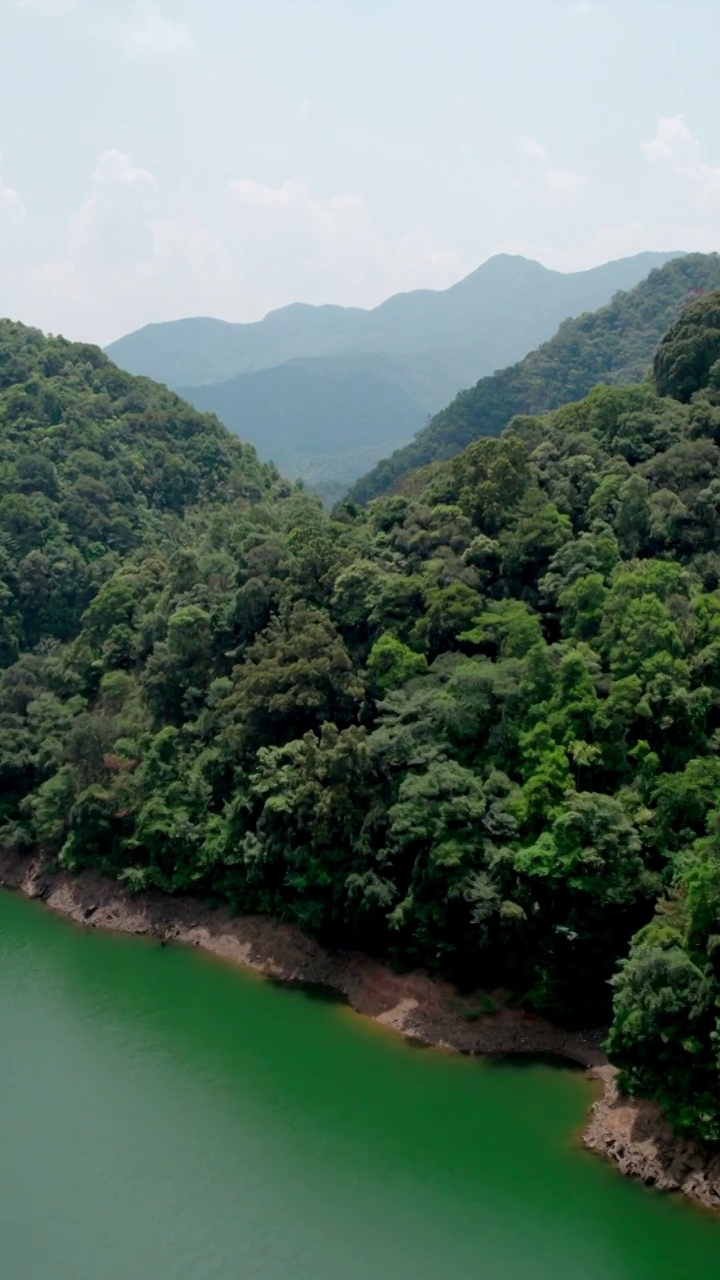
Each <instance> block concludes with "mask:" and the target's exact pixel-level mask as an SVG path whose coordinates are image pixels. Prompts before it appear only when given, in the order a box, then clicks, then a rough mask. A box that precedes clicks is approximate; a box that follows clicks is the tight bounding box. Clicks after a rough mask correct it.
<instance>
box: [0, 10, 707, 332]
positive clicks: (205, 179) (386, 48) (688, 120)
mask: <svg viewBox="0 0 720 1280" xmlns="http://www.w3.org/2000/svg"><path fill="white" fill-rule="evenodd" d="M718 47H720V3H719V2H718V0H527V2H526V0H0V56H1V62H0V67H1V68H2V71H1V74H0V314H5V315H9V316H11V317H13V318H14V319H18V320H22V321H24V322H26V323H29V324H34V325H37V326H39V327H40V328H43V329H45V330H48V331H50V332H54V333H59V332H61V333H65V334H66V335H67V336H68V337H70V338H77V339H83V340H87V341H93V342H99V343H102V344H105V343H107V342H109V341H111V340H112V339H114V338H117V337H119V336H120V335H121V334H123V333H126V332H128V331H129V330H131V329H135V328H138V327H139V326H141V325H143V324H147V323H150V322H152V321H159V320H170V319H177V318H179V317H181V316H187V315H214V316H219V317H221V318H223V319H227V320H235V321H251V320H256V319H259V318H260V317H262V316H263V315H265V314H266V313H267V312H268V311H269V310H272V309H273V308H275V307H278V306H283V305H285V304H286V303H289V302H293V301H298V300H299V301H303V302H312V303H322V302H334V303H342V304H346V305H356V306H373V305H376V304H377V303H378V302H380V301H381V300H382V299H383V298H385V297H387V296H389V295H390V294H392V293H395V292H398V291H400V290H407V289H413V288H445V287H447V286H448V285H450V284H452V283H454V281H456V280H458V279H460V278H461V277H462V276H464V275H466V274H467V273H468V272H469V271H472V270H473V269H474V268H476V267H477V266H478V265H479V264H480V263H481V262H483V261H484V260H485V259H486V258H488V257H489V256H490V255H491V254H494V253H501V252H505V253H521V254H524V255H526V256H527V257H532V258H537V259H538V260H539V261H541V262H542V263H544V264H545V265H546V266H549V267H553V268H556V269H558V270H561V271H574V270H582V269H585V268H587V267H591V266H594V265H596V264H598V263H600V262H605V261H607V260H608V259H611V258H618V257H623V256H625V255H626V254H631V253H636V252H639V251H640V250H643V249H660V250H680V249H683V250H688V251H690V250H695V249H697V250H703V251H706V250H714V249H720V111H718V108H717V49H718Z"/></svg>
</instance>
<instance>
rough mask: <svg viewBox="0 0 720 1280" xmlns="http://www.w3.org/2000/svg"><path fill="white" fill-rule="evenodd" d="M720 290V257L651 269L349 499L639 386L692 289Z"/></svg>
mask: <svg viewBox="0 0 720 1280" xmlns="http://www.w3.org/2000/svg"><path fill="white" fill-rule="evenodd" d="M717 288H720V255H719V254H716V253H708V254H702V253H693V254H688V255H687V256H685V257H683V258H675V259H674V260H673V261H672V262H668V263H666V264H665V266H662V267H658V268H656V269H655V270H654V271H651V273H650V275H649V276H648V278H647V279H646V280H644V281H642V283H641V284H638V285H637V286H636V287H635V288H634V289H631V290H629V291H628V292H627V293H620V294H618V295H617V296H616V297H615V298H614V299H613V301H612V302H611V303H609V304H608V305H607V306H605V307H601V308H600V310H599V311H595V312H591V313H588V314H586V315H582V316H580V317H579V318H578V319H575V320H566V321H565V322H564V323H563V324H561V325H560V328H559V329H558V332H557V333H556V334H555V337H554V338H551V340H550V341H549V342H546V343H544V344H543V346H541V347H539V348H538V350H537V351H531V352H530V354H529V355H528V356H526V357H525V358H524V359H523V360H521V361H520V362H519V363H518V364H514V365H511V366H510V367H509V368H507V369H501V370H499V372H497V373H493V374H491V375H490V376H488V377H485V378H481V379H480V381H479V382H478V383H477V384H476V385H475V386H474V387H471V388H470V389H469V390H468V391H461V392H460V394H459V395H458V396H456V397H455V399H454V400H453V401H452V402H451V403H450V404H449V405H448V406H447V408H445V409H442V410H441V411H440V413H438V414H436V415H435V417H434V418H433V419H432V421H431V422H429V423H428V425H427V426H426V427H424V428H423V430H422V431H419V432H418V434H417V435H416V436H415V438H414V440H412V441H411V442H410V444H408V445H405V446H404V448H402V449H398V450H397V451H396V452H395V453H393V454H391V455H390V457H388V458H385V459H384V460H383V461H382V462H379V463H378V464H377V466H376V467H374V468H373V470H372V471H370V472H369V473H368V474H367V475H366V476H363V477H362V478H361V479H360V480H358V481H357V482H356V484H355V485H354V486H353V488H352V490H351V492H350V497H351V498H352V499H353V500H354V501H356V502H363V503H364V502H369V501H370V500H371V499H372V498H377V497H378V496H379V495H380V494H383V493H387V492H389V491H390V490H392V489H394V488H396V487H397V486H398V484H399V482H401V481H402V479H403V477H404V476H406V475H408V474H409V473H410V472H412V471H414V470H415V469H416V468H417V467H423V466H426V465H427V464H428V463H430V462H441V461H444V460H445V459H447V458H452V457H453V456H454V455H455V454H456V453H459V452H460V450H461V449H464V448H465V447H466V446H467V445H469V444H470V443H471V442H472V441H473V440H477V439H478V437H480V436H497V435H499V434H500V432H501V431H502V429H503V427H505V426H506V425H507V423H508V422H509V421H510V419H511V418H512V417H514V416H515V415H516V414H527V413H535V414H537V413H545V412H546V411H547V410H549V409H556V408H558V407H559V406H560V405H563V404H566V403H567V402H568V401H570V400H579V399H580V397H581V396H584V395H587V393H588V391H590V390H591V389H592V388H593V387H594V386H596V385H597V384H598V383H608V384H610V385H625V384H629V383H633V382H640V381H642V380H643V379H644V378H645V377H646V375H647V372H648V369H649V367H650V363H651V361H652V358H653V354H654V351H655V348H656V346H657V344H658V342H659V341H660V338H661V337H662V335H663V334H664V333H665V331H666V329H667V328H668V327H669V326H670V325H671V324H672V323H673V321H674V320H675V319H676V318H677V316H678V314H679V312H680V310H681V309H682V308H683V307H684V306H685V305H686V304H687V303H688V301H690V300H691V299H692V296H693V293H694V292H695V291H703V290H706V289H717Z"/></svg>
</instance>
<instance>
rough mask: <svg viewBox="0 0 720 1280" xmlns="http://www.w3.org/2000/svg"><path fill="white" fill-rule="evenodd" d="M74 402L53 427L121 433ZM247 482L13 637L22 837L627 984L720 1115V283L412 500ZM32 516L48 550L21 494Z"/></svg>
mask: <svg viewBox="0 0 720 1280" xmlns="http://www.w3.org/2000/svg"><path fill="white" fill-rule="evenodd" d="M31 332H32V331H31ZM27 333H28V331H26V330H22V329H21V328H20V327H19V326H15V327H14V329H12V328H11V329H10V330H9V331H8V332H7V333H6V335H5V336H6V338H7V343H6V347H5V352H4V356H3V362H2V365H1V366H0V368H2V371H3V376H4V382H5V389H4V391H3V393H2V394H3V397H6V396H9V397H11V398H16V399H17V401H18V409H17V412H16V413H15V416H14V417H12V418H11V420H8V419H7V417H6V416H4V417H2V418H1V419H0V441H1V442H2V447H3V451H4V453H3V457H4V465H6V466H10V467H12V466H14V465H15V462H14V453H15V451H16V450H18V449H20V450H22V444H23V432H24V431H25V430H29V431H30V432H33V431H36V430H37V428H36V426H34V425H33V418H32V417H31V413H32V414H33V415H34V414H35V413H36V412H37V410H36V409H35V408H32V410H31V409H30V408H28V407H23V405H24V401H23V397H24V396H25V395H26V394H27V388H28V385H29V386H31V387H32V388H33V393H32V402H31V403H32V405H37V404H38V403H40V404H42V403H43V400H44V396H45V393H46V391H47V383H48V381H52V378H53V377H56V376H62V374H60V375H57V374H51V373H50V372H49V371H48V370H47V369H45V370H43V365H42V359H41V358H39V359H38V361H37V362H36V370H39V371H36V372H33V370H32V369H31V370H28V368H27V366H26V365H25V364H23V362H22V359H20V358H18V359H17V360H16V355H17V356H18V357H20V356H22V352H23V349H24V347H25V345H26V335H27ZM32 341H33V343H35V344H36V345H38V346H39V351H40V355H42V353H43V352H44V351H45V350H47V352H48V353H49V354H52V353H53V351H54V347H53V344H52V343H50V342H48V343H47V344H46V345H44V340H42V339H40V338H39V337H37V338H33V339H32ZM90 350H91V351H92V349H90ZM94 358H96V359H97V358H99V353H95V357H94ZM90 363H91V364H92V359H91V360H90ZM116 374H117V371H115V370H114V369H113V368H112V366H111V365H109V364H106V365H105V366H104V372H101V374H98V373H97V371H96V374H95V375H94V376H95V377H96V379H97V381H96V382H95V392H96V393H97V394H102V391H101V382H102V379H103V378H106V379H107V382H108V386H112V384H113V380H114V378H115V377H116ZM75 376H76V375H75V373H73V372H71V373H70V374H69V378H70V381H71V382H72V379H73V378H74V377H75ZM88 376H89V375H88ZM119 376H121V377H122V376H124V375H119ZM133 381H134V380H132V379H130V383H133ZM124 385H125V384H124ZM138 386H139V388H140V393H141V394H142V395H145V396H146V397H147V398H148V403H147V404H146V406H145V408H144V409H142V410H141V411H139V413H138V419H137V422H136V423H135V426H134V431H135V433H136V435H137V436H142V435H143V433H144V431H145V430H147V431H148V432H150V431H151V430H152V422H153V415H154V413H155V409H154V406H153V401H154V396H155V394H156V393H157V394H160V393H159V392H158V389H157V388H152V387H151V386H150V384H147V383H144V382H142V383H140V384H138ZM126 394H130V392H127V393H126ZM162 394H165V393H162ZM172 404H173V405H174V406H175V409H174V412H176V413H177V414H178V415H179V416H180V418H182V412H183V409H182V406H180V405H179V404H178V402H177V401H176V400H173V401H172ZM87 408H89V406H87ZM79 410H80V407H79V406H78V405H75V407H74V408H73V407H72V406H68V407H66V408H65V409H63V411H62V414H61V415H60V417H61V420H60V422H58V423H55V424H53V425H51V426H50V427H46V428H43V429H44V430H49V431H50V432H51V433H52V431H53V429H54V427H56V426H60V427H61V428H62V425H63V414H64V415H69V416H72V414H73V413H75V415H76V425H77V427H78V429H81V428H84V427H87V429H88V430H90V429H91V428H92V421H91V420H90V419H82V418H81V416H80V411H79ZM84 411H85V409H84V408H83V412H84ZM186 412H187V413H190V412H191V411H190V410H187V411H186ZM193 418H194V420H195V421H196V422H198V423H202V422H203V421H205V422H207V420H202V419H198V418H197V417H196V415H193ZM105 420H107V415H106V419H105ZM166 423H167V434H168V437H169V439H170V440H172V438H173V436H174V434H175V428H173V426H172V421H171V417H170V414H169V406H168V416H167V419H166ZM207 430H208V432H209V434H210V435H211V437H213V439H217V443H218V447H219V446H220V444H221V443H222V441H223V440H224V441H225V443H226V445H227V447H228V449H230V448H231V441H230V438H229V437H227V436H225V435H224V433H223V432H222V430H221V429H220V428H219V427H218V426H217V425H216V424H213V423H212V422H210V423H209V424H208V427H207ZM163 431H164V428H163ZM50 438H51V439H52V435H51V436H50ZM177 440H178V442H179V443H178V444H176V445H175V446H174V448H175V449H176V451H177V454H178V460H180V459H182V457H183V452H184V443H183V440H184V437H183V434H182V429H179V430H178V432H177ZM234 447H236V448H240V446H234ZM170 448H171V450H172V449H173V446H172V445H170ZM98 456H100V457H102V453H101V451H100V450H99V449H98ZM248 465H249V466H250V468H251V476H252V468H253V467H255V468H257V466H258V464H257V463H256V462H255V461H254V460H253V455H249V457H248ZM241 471H242V472H243V473H244V467H242V468H241ZM223 485H224V492H212V493H210V494H209V495H208V498H207V500H205V499H203V497H202V495H201V496H200V500H199V501H197V502H194V503H193V505H192V506H188V507H185V508H184V513H180V512H178V514H177V515H174V516H173V517H172V521H173V525H172V528H171V529H170V530H169V536H157V534H156V531H155V529H154V528H153V529H152V530H151V531H150V536H149V538H148V541H147V542H146V543H145V544H142V545H140V546H134V547H133V548H132V549H131V551H130V554H129V555H127V556H126V557H125V558H123V559H122V561H121V563H120V564H119V566H118V568H117V570H116V572H115V573H113V575H112V576H111V577H110V578H108V579H107V580H105V581H104V583H103V584H102V585H101V587H100V589H99V590H98V591H97V592H96V594H95V595H94V597H93V599H92V600H91V602H90V604H89V606H88V607H87V609H86V610H85V612H84V614H83V615H82V617H81V619H80V621H79V623H77V624H76V626H75V633H74V635H73V636H72V637H71V638H69V639H68V640H67V642H65V643H61V642H60V640H52V639H48V638H43V639H41V641H40V643H38V644H34V643H33V641H32V639H31V638H28V637H25V638H24V639H23V640H22V644H23V651H22V652H21V653H20V655H19V657H18V658H17V660H15V661H13V657H14V655H13V654H12V653H7V654H6V655H5V657H4V669H3V670H2V673H1V674H0V795H1V796H2V817H3V822H2V826H1V827H0V843H2V844H3V845H4V846H5V847H11V848H13V849H15V850H23V849H27V850H28V852H33V851H37V850H41V851H42V852H43V854H44V855H45V856H46V857H48V858H58V859H59V861H60V863H61V865H62V866H64V867H66V868H67V869H68V870H70V871H75V870H79V869H81V868H83V867H88V866H90V867H95V868H99V869H101V870H102V871H104V872H105V873H107V874H109V875H112V876H116V877H118V878H119V879H120V880H121V881H122V882H123V883H124V884H125V885H126V886H127V887H128V888H129V889H133V888H139V887H142V886H155V887H157V888H159V889H162V890H164V891H166V892H169V893H173V892H180V891H191V892H195V893H199V894H203V895H205V896H209V897H213V898H215V899H216V900H217V899H222V900H226V901H228V902H230V903H231V904H232V906H233V907H234V908H235V909H237V910H239V911H261V912H270V913H274V914H276V915H280V916H283V917H285V918H287V919H292V920H294V921H296V922H297V923H298V924H300V925H301V926H302V927H303V928H305V929H307V930H311V931H313V932H315V933H317V934H318V935H319V936H320V937H322V938H323V939H325V940H327V941H329V942H332V943H335V944H339V945H343V946H361V947H365V948H367V949H370V950H372V951H374V952H376V953H383V954H385V955H389V956H391V957H392V958H394V959H395V960H396V961H397V962H398V963H407V964H422V965H425V966H427V967H428V968H430V969H432V970H435V971H441V972H443V973H445V974H447V975H448V976H450V977H452V978H454V979H456V980H458V981H461V982H462V983H463V984H464V985H465V986H466V987H472V986H479V987H481V988H484V989H485V990H488V989H492V988H494V987H495V986H503V987H505V988H506V989H508V990H510V991H511V992H513V993H514V994H515V997H516V998H517V999H519V1000H522V1001H524V1002H526V1003H529V1004H531V1005H533V1006H534V1007H536V1008H538V1009H541V1010H543V1011H545V1012H547V1013H549V1014H551V1015H552V1016H554V1017H555V1018H557V1019H560V1020H564V1021H566V1022H576V1021H578V1020H579V1019H586V1018H591V1019H592V1020H593V1023H594V1024H595V1025H597V1023H598V1022H601V1021H602V1019H603V1018H604V1017H605V1016H606V1015H608V1014H609V1013H610V995H611V990H612V992H613V993H614V1021H613V1026H612V1030H611V1033H610V1039H609V1051H610V1054H611V1057H612V1059H613V1060H614V1061H615V1062H616V1063H617V1064H618V1065H619V1066H620V1067H621V1069H622V1071H623V1074H624V1079H625V1082H626V1084H627V1085H628V1086H629V1087H630V1088H632V1089H635V1090H637V1091H640V1092H643V1093H646V1094H650V1095H652V1096H654V1097H657V1098H659V1099H660V1101H661V1102H662V1104H663V1106H664V1107H665V1108H666V1110H667V1112H668V1114H669V1115H670V1116H671V1117H672V1119H673V1122H674V1123H675V1125H676V1126H677V1127H678V1128H679V1129H681V1130H684V1131H690V1132H692V1133H695V1134H698V1135H700V1136H701V1137H703V1138H704V1139H706V1140H708V1141H712V1142H718V1141H720V1074H719V1072H720V1069H719V1067H718V1056H717V1036H718V1033H719V1032H720V1027H719V1026H718V1013H717V1010H718V1002H719V1001H720V958H719V957H720V949H719V948H718V946H717V938H718V937H719V936H720V839H719V835H718V833H719V832H720V808H719V807H718V796H719V795H720V758H719V756H718V750H719V745H720V698H719V696H718V686H719V684H720V291H718V292H715V293H710V294H708V295H707V296H706V297H704V298H702V299H700V300H699V301H697V302H696V303H694V304H693V305H692V306H690V307H689V308H688V309H687V310H686V311H685V312H683V314H682V316H681V317H680V319H679V320H678V322H677V323H676V324H675V325H674V326H673V327H672V328H671V330H670V332H669V333H668V335H667V337H666V338H665V339H664V340H663V342H662V343H661V345H660V348H659V350H658V354H657V357H656V361H655V371H654V381H653V382H652V383H651V382H646V383H645V384H643V385H633V386H628V387H611V386H604V387H598V388H596V389H595V390H594V391H592V392H591V393H590V395H589V396H587V397H586V398H585V399H584V400H582V401H580V402H578V403H574V404H569V405H566V406H564V407H563V408H560V409H558V410H557V411H555V412H553V413H551V414H549V415H547V416H546V417H544V418H535V417H522V418H518V419H515V420H514V421H513V422H512V423H511V424H510V426H509V427H508V428H507V430H506V431H505V432H504V433H503V435H502V436H500V437H499V438H484V439H480V440H477V441H475V442H474V443H473V444H471V445H470V446H469V447H468V448H467V449H466V450H464V451H463V452H462V453H460V454H459V455H458V456H457V457H455V458H453V459H452V460H450V461H449V462H446V463H441V464H436V465H435V466H433V467H432V468H430V469H429V471H428V472H427V473H426V474H425V476H423V477H418V478H417V480H416V484H415V488H414V492H413V493H412V495H409V494H408V495H396V496H393V497H386V498H381V499H379V500H377V501H376V502H374V503H373V504H372V505H371V507H370V508H369V509H368V510H362V509H359V508H358V507H356V506H355V505H354V504H352V503H346V504H344V505H343V506H341V507H339V508H338V509H337V510H336V511H335V513H334V514H333V515H332V516H328V515H326V514H325V513H323V511H322V509H321V508H320V506H319V504H318V503H317V502H316V501H314V500H313V499H312V498H311V497H310V496H308V495H307V494H306V493H303V492H302V491H299V490H298V489H293V488H291V487H290V486H283V485H282V484H281V483H279V482H277V481H275V480H274V478H273V477H272V475H271V473H267V472H263V471H262V469H258V471H257V474H256V481H253V482H251V483H250V484H248V483H247V481H243V484H242V486H241V489H242V492H241V493H240V495H239V496H236V495H235V494H234V493H233V491H232V486H231V485H229V484H228V485H225V482H223ZM253 485H254V487H253ZM271 486H273V487H272V488H271ZM13 527H14V530H15V532H14V533H13V536H15V537H17V536H18V534H19V533H21V534H22V536H23V537H24V538H25V554H30V552H31V550H37V551H42V549H43V545H44V537H45V534H44V530H43V528H42V526H41V525H38V524H37V523H36V522H34V521H33V520H32V519H31V517H30V515H29V514H28V513H27V511H26V510H25V509H24V508H23V509H22V510H21V512H20V516H19V518H18V520H17V522H16V524H15V525H14V526H13ZM164 532H165V531H164V530H163V533H164ZM618 961H619V962H620V968H619V969H618ZM611 979H612V982H613V988H612V989H611V988H610V987H609V985H608V983H609V981H610V980H611Z"/></svg>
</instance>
